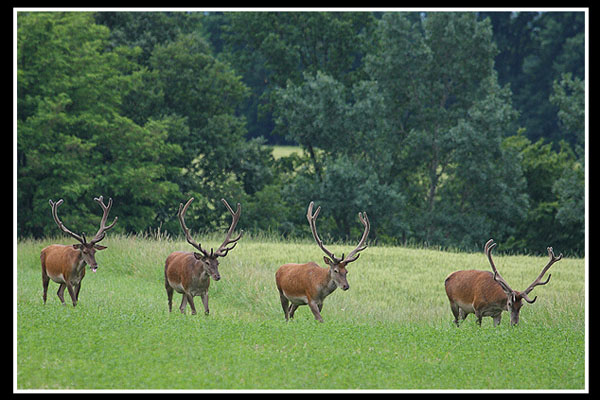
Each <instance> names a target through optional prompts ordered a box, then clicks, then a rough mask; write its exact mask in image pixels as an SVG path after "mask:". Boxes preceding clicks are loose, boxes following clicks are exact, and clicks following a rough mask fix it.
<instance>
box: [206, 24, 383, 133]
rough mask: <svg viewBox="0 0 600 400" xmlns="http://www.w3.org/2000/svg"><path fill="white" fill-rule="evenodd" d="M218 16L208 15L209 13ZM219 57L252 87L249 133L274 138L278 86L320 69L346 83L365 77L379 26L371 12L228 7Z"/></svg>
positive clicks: (246, 108) (246, 109)
mask: <svg viewBox="0 0 600 400" xmlns="http://www.w3.org/2000/svg"><path fill="white" fill-rule="evenodd" d="M214 17H216V16H212V15H209V16H208V18H207V19H210V18H214ZM218 18H220V19H222V20H223V21H224V25H222V34H221V35H220V36H219V38H220V39H222V41H223V53H222V54H221V57H222V58H224V59H227V60H228V61H230V62H231V64H232V66H233V67H234V68H235V70H236V71H238V72H239V73H240V74H241V75H242V76H243V79H244V82H245V83H246V84H247V85H248V87H249V88H251V91H252V95H251V96H250V97H249V98H248V101H247V103H246V104H245V106H244V107H243V112H244V115H245V116H246V118H247V120H248V125H249V126H248V131H249V135H250V136H251V137H256V136H263V137H265V138H269V139H272V138H271V132H272V130H273V128H274V122H273V120H272V112H273V111H274V107H275V105H274V102H275V101H276V95H275V92H276V91H277V88H282V87H286V86H287V85H288V81H290V82H291V83H292V84H295V85H299V84H300V83H301V82H302V81H303V79H304V75H305V74H308V75H309V76H315V75H316V74H317V73H318V72H321V73H323V74H326V75H328V76H331V77H332V78H333V79H335V80H336V81H339V82H341V83H342V84H344V85H345V86H351V85H352V84H353V83H354V82H358V81H359V80H360V79H362V78H364V71H363V69H362V60H363V57H364V56H365V54H366V53H367V51H368V48H369V45H370V40H369V35H370V33H371V32H372V30H373V29H374V27H375V18H374V17H373V15H372V13H365V12H361V13H355V12H340V13H337V12H258V13H254V12H244V13H224V14H223V15H219V16H218Z"/></svg>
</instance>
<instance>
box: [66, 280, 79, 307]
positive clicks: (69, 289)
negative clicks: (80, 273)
mask: <svg viewBox="0 0 600 400" xmlns="http://www.w3.org/2000/svg"><path fill="white" fill-rule="evenodd" d="M67 290H68V291H69V296H71V301H72V302H73V307H75V306H76V305H77V297H76V296H75V289H74V288H73V285H71V282H68V281H67Z"/></svg>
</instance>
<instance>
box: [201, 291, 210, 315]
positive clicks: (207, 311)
mask: <svg viewBox="0 0 600 400" xmlns="http://www.w3.org/2000/svg"><path fill="white" fill-rule="evenodd" d="M200 297H202V304H203V305H204V315H208V313H209V310H208V292H206V293H203V294H202V295H201V296H200Z"/></svg>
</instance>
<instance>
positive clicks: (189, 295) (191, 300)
mask: <svg viewBox="0 0 600 400" xmlns="http://www.w3.org/2000/svg"><path fill="white" fill-rule="evenodd" d="M187 297H188V299H187V301H188V303H190V308H191V309H192V315H196V306H195V305H194V296H192V295H191V294H188V295H187Z"/></svg>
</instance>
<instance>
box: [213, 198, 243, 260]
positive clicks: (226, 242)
mask: <svg viewBox="0 0 600 400" xmlns="http://www.w3.org/2000/svg"><path fill="white" fill-rule="evenodd" d="M221 201H222V202H223V204H225V207H227V210H229V213H230V214H231V215H232V216H233V218H232V219H231V225H230V226H229V230H228V231H227V236H225V240H224V241H223V243H222V244H221V245H220V246H219V248H218V249H217V251H215V253H214V254H215V256H216V257H225V256H226V255H227V253H228V252H229V250H232V249H233V248H234V247H235V246H236V245H237V241H238V240H240V238H241V237H242V234H243V233H244V231H241V232H240V234H239V235H238V236H237V237H236V238H235V239H230V238H231V234H232V233H233V231H234V229H235V226H236V225H237V223H238V221H239V220H240V215H241V214H242V205H241V204H240V203H237V209H236V211H235V212H233V210H232V209H231V207H230V206H229V203H227V200H225V199H221ZM231 243H233V245H232V246H231V247H227V246H229V245H230V244H231ZM211 253H212V250H211Z"/></svg>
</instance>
